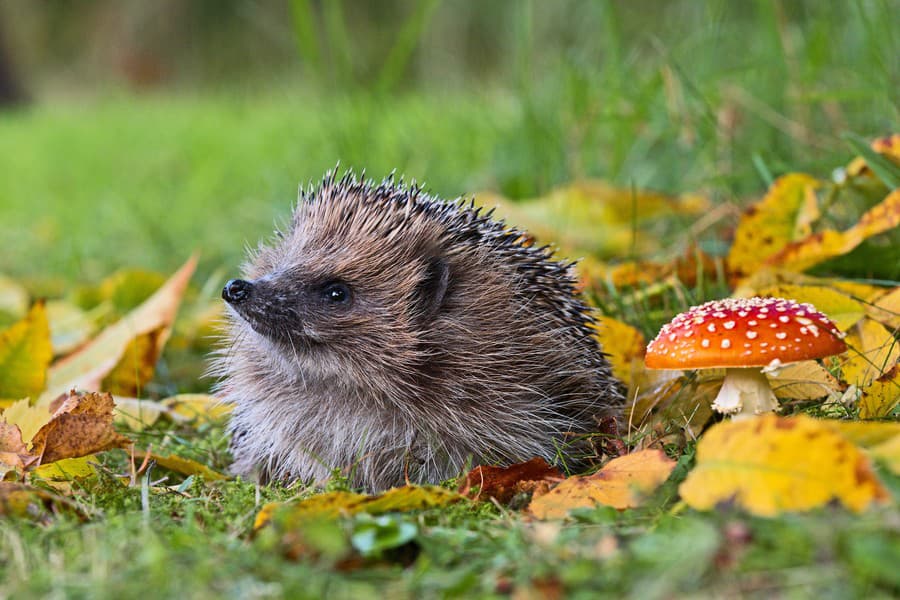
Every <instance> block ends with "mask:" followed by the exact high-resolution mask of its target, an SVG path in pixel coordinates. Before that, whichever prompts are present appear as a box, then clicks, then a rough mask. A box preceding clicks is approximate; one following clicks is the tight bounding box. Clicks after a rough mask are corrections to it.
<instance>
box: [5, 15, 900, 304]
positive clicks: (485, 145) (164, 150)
mask: <svg viewBox="0 0 900 600" xmlns="http://www.w3.org/2000/svg"><path fill="white" fill-rule="evenodd" d="M898 13H900V4H898V3H897V2H896V0H859V1H848V2H823V1H820V0H809V1H778V0H758V1H752V2H751V1H747V2H734V1H728V0H721V1H708V2H700V1H694V0H684V1H671V2H663V1H656V2H650V1H645V0H639V1H612V0H609V1H594V2H591V1H553V2H539V1H537V0H530V1H526V0H522V1H518V0H498V1H492V2H465V1H463V0H423V1H421V2H416V1H412V0H377V1H370V2H351V1H349V0H343V1H340V0H320V1H314V0H294V1H286V0H282V1H275V0H257V1H253V0H202V1H193V2H182V1H178V0H158V1H153V2H147V1H145V0H115V1H114V0H97V1H93V2H77V3H76V2H66V1H63V0H53V1H51V0H45V1H42V2H32V1H29V0H8V1H4V2H3V3H2V4H0V46H2V57H3V58H2V68H0V71H2V73H3V77H2V81H0V97H2V99H3V100H4V104H3V106H2V108H0V223H2V225H3V229H2V231H3V239H4V242H5V243H4V251H3V252H2V253H0V272H6V273H8V274H11V275H13V276H15V277H18V278H22V279H25V280H28V281H39V282H40V283H36V284H34V285H35V286H37V287H44V288H48V287H52V285H53V282H54V281H56V282H66V281H88V280H96V279H99V278H100V277H102V276H104V275H107V274H109V273H110V272H112V271H114V270H116V269H118V268H122V267H126V266H127V267H140V268H150V269H160V270H164V271H169V270H172V269H173V268H174V267H176V266H177V265H178V264H180V263H181V262H182V261H183V260H184V259H185V257H186V256H187V254H189V253H190V252H191V251H193V250H197V251H199V252H200V253H201V258H202V263H201V264H202V268H201V270H202V271H203V272H204V273H206V274H207V275H209V274H210V273H212V272H214V271H216V270H217V269H223V270H224V271H225V272H234V271H235V270H236V266H237V264H238V263H239V262H240V260H241V256H242V254H243V251H244V247H245V245H247V244H250V245H255V243H256V241H257V240H258V239H259V238H260V237H262V236H265V235H266V234H267V232H269V231H271V228H272V224H273V221H275V220H278V219H281V220H283V219H285V218H286V216H287V215H288V213H289V210H290V205H291V202H292V201H293V199H294V198H295V195H296V188H297V185H298V184H300V183H303V184H305V183H307V182H309V181H310V180H316V179H318V178H319V177H321V175H322V174H323V173H324V172H325V171H326V170H327V169H329V168H331V167H333V166H335V165H336V164H337V163H338V162H340V164H341V165H342V167H352V168H353V169H354V170H357V171H360V170H363V169H365V170H366V172H367V174H369V175H371V176H373V177H375V178H380V177H382V176H384V175H385V174H387V173H388V172H390V171H392V170H394V169H396V170H397V172H398V173H401V174H403V175H404V176H405V177H406V178H407V179H415V180H417V181H419V182H424V183H425V184H426V186H427V187H428V188H429V189H431V190H432V191H434V192H435V193H438V194H441V195H444V196H457V195H460V194H467V193H472V192H477V191H480V190H491V191H497V192H500V193H502V194H505V195H507V196H510V197H512V198H525V197H532V196H536V195H539V194H542V193H544V192H546V191H547V190H549V189H551V188H552V187H553V186H555V185H558V184H561V183H564V182H567V181H570V180H573V179H578V178H584V177H600V178H604V179H607V180H609V181H611V182H613V183H616V184H619V185H623V186H636V187H646V188H653V189H658V190H662V191H667V192H673V193H676V192H683V191H699V192H703V193H707V194H709V195H711V196H712V197H713V198H715V199H716V200H717V201H719V202H734V203H737V204H740V203H742V202H744V201H745V200H746V199H748V198H750V197H753V196H756V195H759V194H760V193H761V192H762V191H763V190H764V189H765V186H766V185H767V183H768V181H769V180H770V179H771V177H774V176H777V175H778V174H780V173H783V172H786V171H794V170H807V171H809V172H812V173H814V174H817V175H827V174H828V173H829V172H830V171H831V170H832V169H834V168H835V167H837V166H840V165H841V164H844V163H845V162H846V160H847V158H848V157H849V156H850V155H852V151H851V150H850V149H849V148H848V146H847V144H846V142H845V141H843V139H842V138H841V135H842V134H844V133H845V132H853V133H856V134H859V135H862V136H866V137H872V136H876V135H882V134H885V133H888V132H890V131H893V130H897V128H898V127H897V124H898V121H900V119H898V116H900V111H898V104H897V91H898V90H900V61H898V60H897V57H898V56H900V42H898V41H897V40H898V37H900V36H897V35H896V23H897V16H898ZM598 235H602V232H598ZM57 285H62V284H61V283H57Z"/></svg>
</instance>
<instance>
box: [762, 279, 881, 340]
mask: <svg viewBox="0 0 900 600" xmlns="http://www.w3.org/2000/svg"><path fill="white" fill-rule="evenodd" d="M758 295H759V296H772V297H775V298H791V299H792V300H796V301H797V302H808V303H809V304H812V305H813V306H815V307H816V308H817V309H818V310H819V312H821V313H823V314H825V315H826V316H827V317H828V318H829V319H831V320H832V321H834V324H835V325H837V328H838V329H839V330H841V331H846V330H847V329H849V328H850V327H852V326H853V325H855V324H856V322H857V321H859V320H860V319H861V318H863V317H864V316H865V314H866V309H865V306H864V305H863V304H862V303H861V302H857V301H856V300H854V299H853V298H851V297H849V296H848V295H847V294H845V293H843V292H840V291H838V290H835V289H832V288H830V287H825V286H820V285H776V286H772V287H767V288H763V289H761V290H759V292H758Z"/></svg>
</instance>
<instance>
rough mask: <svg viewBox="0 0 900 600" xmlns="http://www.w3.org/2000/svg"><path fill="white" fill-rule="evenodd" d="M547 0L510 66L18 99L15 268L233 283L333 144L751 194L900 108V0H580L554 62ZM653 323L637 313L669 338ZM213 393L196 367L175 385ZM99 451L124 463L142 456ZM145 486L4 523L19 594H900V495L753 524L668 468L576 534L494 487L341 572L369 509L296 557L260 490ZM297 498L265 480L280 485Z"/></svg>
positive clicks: (0, 531) (511, 186) (516, 190)
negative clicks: (373, 82) (645, 500)
mask: <svg viewBox="0 0 900 600" xmlns="http://www.w3.org/2000/svg"><path fill="white" fill-rule="evenodd" d="M534 6H535V7H536V8H534V11H535V12H530V11H528V10H523V11H521V12H516V11H509V12H510V14H506V15H505V17H508V18H509V19H510V21H511V22H512V23H511V26H514V27H513V29H514V30H515V31H516V32H517V33H516V34H515V35H516V38H515V40H514V42H515V44H514V48H513V49H512V50H511V56H512V58H510V62H511V63H514V65H515V66H514V68H511V69H510V72H509V75H508V77H506V78H494V79H491V80H490V81H489V82H487V83H484V82H480V81H471V82H467V83H466V84H465V85H463V86H460V87H459V89H453V90H447V89H446V88H440V86H437V85H434V84H433V83H432V84H431V85H423V86H421V87H419V88H415V89H409V90H406V91H403V92H402V93H398V94H394V95H383V94H381V93H374V92H371V91H365V90H360V89H359V87H353V88H348V89H352V91H346V90H338V91H336V90H333V89H332V90H331V91H330V92H329V93H327V94H323V93H318V92H316V91H315V86H311V85H307V86H305V87H294V86H293V85H292V84H290V83H288V84H284V83H282V82H278V83H272V82H268V83H267V84H266V85H265V86H260V87H261V89H258V90H256V91H248V90H246V89H244V90H242V91H234V90H229V91H227V92H223V91H208V90H207V91H194V92H191V93H181V94H179V93H175V92H168V93H160V94H157V95H149V96H132V95H128V94H124V93H121V92H115V91H113V92H109V91H107V92H102V93H95V94H92V95H89V96H88V97H87V98H79V99H75V100H73V99H72V98H71V97H68V96H57V97H50V98H47V99H46V100H44V101H43V102H40V103H38V104H37V105H35V106H33V107H31V108H29V109H26V110H21V111H16V112H8V113H2V114H0V226H2V231H3V241H4V251H3V252H2V253H0V272H4V273H8V274H11V275H12V276H14V277H16V278H19V279H22V280H24V281H26V282H27V283H28V284H29V286H30V287H31V288H32V289H33V290H35V291H36V292H38V293H48V294H51V295H62V294H64V293H66V292H68V291H70V290H71V289H72V288H73V287H74V286H75V285H76V284H81V283H86V282H91V281H96V280H99V279H100V278H102V277H104V276H106V275H108V274H110V273H111V272H113V271H115V270H117V269H120V268H125V267H127V268H146V269H157V270H160V271H163V272H170V271H171V270H173V269H174V268H175V267H176V266H177V265H179V264H180V263H181V262H183V260H184V259H185V257H186V256H187V255H188V254H189V253H191V252H192V251H195V250H196V251H199V252H200V255H201V259H202V262H201V272H200V274H199V276H198V277H197V278H196V280H195V281H196V282H198V285H199V284H200V283H201V282H203V281H205V280H207V279H208V278H210V277H212V278H213V279H216V278H218V279H224V277H225V276H226V275H227V274H231V273H235V272H236V269H237V265H238V263H239V262H240V260H241V258H242V255H243V251H244V245H245V244H251V245H253V244H255V243H256V241H257V240H258V239H259V238H260V237H262V236H265V235H267V234H268V232H270V231H271V228H272V224H273V221H275V220H276V219H282V220H283V219H285V218H286V217H287V215H288V214H289V210H290V205H291V202H292V201H293V200H294V198H295V194H296V188H297V185H298V183H306V182H307V181H309V180H311V179H312V180H316V179H318V178H319V177H320V176H321V175H322V174H323V172H324V171H325V170H326V169H328V168H330V167H332V166H334V165H335V164H336V163H337V162H338V161H340V163H341V165H342V166H344V167H352V168H354V169H356V170H361V169H366V170H367V172H368V173H369V174H370V175H372V176H374V177H381V176H383V175H384V174H386V173H388V172H390V171H391V170H394V169H396V170H397V171H398V172H399V173H402V174H404V175H405V176H406V177H407V179H411V178H415V179H416V180H418V181H424V182H425V183H426V184H427V186H428V187H429V188H430V189H431V190H433V191H435V192H436V193H439V194H441V195H444V196H456V195H459V194H466V193H470V192H475V191H478V190H482V189H489V190H495V191H500V192H502V193H505V194H507V195H510V196H513V197H517V198H519V197H528V196H532V195H535V194H540V193H543V192H545V191H547V190H548V189H550V188H551V187H552V186H554V185H558V184H562V183H565V182H567V181H570V180H571V179H574V178H578V177H585V176H596V177H604V178H607V179H609V180H611V181H613V182H615V183H618V184H621V185H624V186H631V185H635V186H638V187H650V188H657V189H662V190H665V191H669V192H673V193H677V192H685V191H703V192H706V193H708V194H710V195H711V196H712V197H714V198H715V199H717V200H719V201H722V202H736V203H738V204H741V203H743V202H744V200H745V199H747V198H748V197H755V196H758V195H759V194H761V193H762V191H763V190H764V189H765V187H766V185H767V183H768V180H769V179H770V178H771V177H772V176H777V175H779V174H781V173H784V172H787V171H803V170H806V171H809V172H812V173H814V174H817V175H825V174H827V173H828V172H829V171H830V170H831V169H833V168H834V167H835V166H837V165H840V164H843V163H844V162H845V161H846V158H847V156H849V155H851V151H850V149H849V148H848V145H847V144H846V143H845V141H844V139H843V138H842V137H841V136H842V134H843V133H844V132H848V131H849V132H853V133H856V134H859V135H862V136H864V137H869V136H874V135H880V134H884V133H888V132H889V131H891V130H896V129H897V126H898V122H900V118H898V117H900V112H898V106H897V102H896V100H897V96H896V90H897V89H900V65H898V64H897V61H896V60H894V57H896V56H898V55H900V48H898V42H897V40H896V36H895V35H893V34H894V33H895V32H894V29H895V27H892V25H891V24H892V23H893V22H894V21H895V18H894V17H895V15H894V13H895V12H896V5H895V4H893V3H891V2H890V1H885V2H877V1H875V2H862V1H861V2H848V3H838V2H809V3H785V4H780V3H769V2H755V3H734V2H708V3H700V2H682V3H671V7H668V6H667V8H665V9H660V8H659V5H658V4H656V5H653V6H654V8H653V9H652V10H651V9H648V8H647V7H645V6H638V7H637V8H635V9H627V8H626V4H625V3H580V4H579V6H577V7H575V6H574V5H571V6H569V8H571V9H572V11H573V14H572V15H571V17H570V22H567V23H569V24H567V25H566V26H565V27H563V28H562V29H563V30H564V31H566V32H567V35H569V36H571V37H572V40H569V39H568V38H566V39H565V40H562V41H557V42H553V43H555V44H557V45H559V44H562V45H563V46H564V47H563V48H562V49H559V48H558V47H557V46H554V48H556V49H557V51H555V52H553V53H546V54H545V53H543V52H542V48H543V47H544V46H545V45H547V44H550V43H551V42H550V41H548V40H547V39H542V38H541V35H542V34H541V31H542V30H541V29H540V27H539V25H540V24H542V23H544V22H546V21H547V20H548V19H550V20H552V19H556V21H555V22H559V21H560V20H561V19H562V17H560V15H555V16H554V15H549V16H548V15H547V14H545V13H544V12H542V10H544V9H541V8H540V5H537V4H535V5H534ZM785 12H787V13H788V15H787V16H785V14H784V13H785ZM615 13H618V16H616V14H615ZM551 17H552V19H551ZM613 17H615V18H613ZM535 23H537V24H538V25H535ZM534 27H537V29H533V28H534ZM423 35H424V34H423ZM543 35H546V32H544V34H543ZM551 41H552V40H551ZM350 51H352V48H351V49H350ZM397 60H400V59H397ZM323 68H324V66H323ZM393 68H394V67H392V69H393ZM391 73H393V71H391V72H390V73H388V75H385V77H387V78H389V79H391V78H393V79H396V74H391ZM76 97H77V96H76ZM598 235H603V232H602V231H601V232H598ZM709 235H710V236H711V241H718V242H719V243H720V245H721V243H722V240H721V239H719V238H718V237H717V236H718V232H710V234H709ZM710 289H714V290H715V291H720V289H719V288H715V282H713V283H711V284H710ZM710 289H707V290H706V291H705V292H704V291H703V290H700V292H699V296H698V297H697V298H696V300H697V301H700V300H703V299H705V298H703V297H700V296H703V294H704V293H708V294H712V293H713V292H712V291H710ZM615 300H616V297H615V295H614V294H613V297H612V302H613V304H614V303H615ZM673 311H674V309H673ZM622 312H623V313H624V314H628V315H638V316H639V315H641V314H645V313H646V311H644V312H642V311H640V310H637V311H630V312H629V311H625V310H623V311H622ZM670 316H671V315H659V314H654V315H653V317H652V318H653V319H654V323H655V322H656V321H660V320H663V319H667V318H668V317H670ZM643 319H645V320H646V321H648V322H649V320H650V319H651V317H649V316H646V317H643ZM648 322H641V323H636V324H637V325H639V326H641V327H643V328H645V329H647V330H652V329H653V323H651V324H649V325H648ZM175 356H177V355H175ZM171 360H172V355H170V357H169V361H170V362H171ZM196 366H197V365H191V366H189V367H188V368H185V366H184V365H178V364H169V365H168V369H167V372H168V373H170V374H171V373H196V372H197V371H198V370H199V369H198V368H193V367H196ZM204 385H206V382H202V381H201V382H198V381H197V380H196V379H193V378H191V379H180V380H179V379H177V378H175V379H173V380H171V379H170V380H166V381H165V385H164V386H163V387H164V389H165V390H166V391H167V392H171V391H178V390H185V389H196V388H197V387H202V386H204ZM174 434H175V435H173V432H171V431H167V430H159V431H154V432H151V433H148V434H147V441H154V442H155V443H156V444H162V443H164V444H166V445H167V448H169V449H170V450H172V451H176V452H179V453H181V454H184V455H190V456H192V457H194V458H197V459H199V460H201V461H203V462H204V463H206V464H210V465H212V466H215V467H219V468H222V467H224V466H225V464H226V462H227V457H226V456H224V454H223V448H224V447H225V444H226V440H225V439H224V437H223V434H222V432H221V431H220V430H216V429H212V430H203V431H199V432H196V431H191V430H179V431H176V432H174ZM105 460H106V462H107V463H108V468H109V469H112V470H115V471H117V472H126V469H125V466H124V463H123V457H122V455H121V454H119V455H116V454H115V453H112V454H110V455H109V456H108V457H107V458H106V459H105ZM883 475H884V476H885V477H886V478H887V479H888V484H889V485H890V486H892V488H893V490H894V491H895V493H896V492H897V491H898V490H900V483H898V482H897V481H896V480H895V479H892V478H890V476H889V475H887V474H883ZM155 476H156V475H155ZM160 476H161V475H160ZM170 478H171V479H170V481H169V482H167V483H168V484H176V485H177V484H178V483H179V482H180V479H179V478H178V477H177V476H174V475H170ZM140 491H141V490H140V486H138V487H136V488H127V487H119V486H117V485H115V484H113V483H112V482H111V481H109V480H108V479H101V480H100V481H98V482H96V483H87V484H84V488H83V489H82V492H83V494H82V500H81V502H83V503H84V504H85V505H86V506H88V507H90V508H92V509H95V510H96V511H98V516H96V517H95V518H94V519H93V520H92V521H91V522H89V523H81V522H78V521H77V520H76V519H75V518H74V517H72V516H67V515H65V514H63V515H59V516H51V517H50V518H49V519H48V520H47V523H46V524H43V525H39V524H36V523H32V522H30V521H28V520H24V519H18V520H13V519H4V520H2V521H0V598H6V597H9V598H16V599H17V600H18V599H21V598H30V597H48V596H49V597H57V596H58V597H76V598H77V597H92V598H94V597H96V598H105V597H109V598H123V597H135V596H146V595H150V596H154V597H197V598H201V597H235V598H247V597H260V598H266V597H298V598H303V597H322V596H329V597H338V598H340V597H347V598H364V597H385V595H388V596H390V597H405V596H406V597H442V596H453V595H456V596H459V597H503V596H505V595H507V594H508V591H509V590H510V589H511V588H515V587H528V586H532V585H535V584H536V583H538V584H543V585H547V586H550V587H553V586H557V585H561V586H562V587H564V588H565V589H566V590H567V591H568V592H569V594H570V596H571V597H586V598H587V597H596V596H597V594H598V593H605V594H607V595H610V596H615V597H634V598H668V597H675V596H686V595H688V596H694V595H696V596H710V597H712V596H731V595H749V596H759V597H771V596H773V595H781V596H789V597H801V598H802V597H817V598H818V597H836V598H843V597H865V598H874V597H891V596H896V595H897V594H898V593H900V580H898V577H897V565H898V563H900V556H898V555H897V549H898V548H900V528H898V522H900V517H898V511H897V506H896V503H895V504H893V505H890V506H887V507H884V508H882V509H879V510H875V511H872V512H870V513H868V514H866V515H864V516H855V515H851V514H848V513H847V512H845V511H844V510H842V509H840V508H837V507H829V508H826V509H823V510H820V511H818V512H815V513H812V514H810V515H805V516H786V517H780V518H776V519H752V518H748V517H746V516H744V515H742V514H740V513H738V512H733V511H729V510H727V509H726V510H723V511H721V512H717V513H712V514H701V513H696V512H693V511H691V510H687V509H684V508H683V507H680V506H678V505H677V504H674V492H673V488H672V486H671V485H670V486H669V488H668V490H667V491H666V492H664V493H663V494H662V495H661V497H660V498H659V499H658V501H657V503H656V504H654V505H653V506H651V507H649V508H646V509H641V510H638V511H626V512H624V513H617V512H615V511H610V510H597V511H588V512H587V513H584V514H582V515H580V517H579V520H578V521H576V522H574V523H571V524H567V525H565V526H563V527H562V528H561V529H559V530H558V531H557V530H555V529H553V527H552V526H547V527H544V526H541V525H535V524H529V523H527V522H524V521H523V520H522V519H521V518H520V517H519V516H518V515H517V514H516V513H512V512H506V511H501V510H499V509H496V508H492V507H490V506H487V507H481V508H478V509H473V510H468V509H461V508H456V509H453V510H451V511H429V512H426V513H424V514H421V515H410V516H406V517H401V518H402V519H408V520H410V521H412V522H414V523H415V524H416V526H417V528H418V534H417V537H416V543H417V545H418V547H419V554H418V558H417V559H416V561H415V562H414V563H413V564H412V565H411V566H408V567H405V568H404V567H403V566H401V564H400V563H398V562H391V561H381V562H378V561H374V562H373V563H371V564H368V565H366V566H365V567H364V568H361V569H358V570H351V571H342V570H340V569H337V568H335V564H334V560H333V559H332V558H328V557H329V556H330V555H329V554H328V552H329V551H330V550H329V548H330V547H331V546H330V545H331V544H333V543H337V544H338V545H341V544H343V545H346V544H347V543H348V542H347V539H349V538H348V537H347V536H349V532H351V531H352V530H353V528H354V527H356V526H357V525H358V519H356V520H354V519H351V520H349V521H347V522H345V523H343V524H342V525H341V527H342V528H343V529H342V530H341V531H339V532H333V533H334V536H332V537H331V538H330V537H328V536H325V538H322V539H320V538H316V537H313V538H312V539H311V541H310V544H311V548H312V550H313V551H314V553H318V556H319V558H313V559H307V560H303V561H299V562H297V561H291V560H288V559H287V558H285V556H284V555H283V553H282V550H283V548H282V547H281V545H280V540H278V539H275V538H273V537H272V536H265V535H263V536H260V537H258V538H254V537H253V536H251V535H250V530H251V525H252V521H253V517H254V515H255V513H256V510H257V508H258V506H257V498H256V490H255V489H254V487H253V486H252V485H249V484H246V483H241V482H225V483H217V484H209V485H202V484H199V483H195V484H194V485H189V486H188V488H187V489H186V491H185V492H184V493H183V494H182V493H176V492H166V491H161V490H159V491H154V492H153V493H151V494H150V496H149V504H148V505H147V506H146V507H145V506H142V501H141V495H140ZM295 492H296V490H284V489H280V488H266V489H262V490H260V494H261V499H262V501H265V500H268V499H283V498H288V497H291V496H292V495H293V494H294V493H295ZM335 538H339V539H338V540H337V542H335ZM345 538H346V539H345Z"/></svg>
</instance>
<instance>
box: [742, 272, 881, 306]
mask: <svg viewBox="0 0 900 600" xmlns="http://www.w3.org/2000/svg"><path fill="white" fill-rule="evenodd" d="M776 286H800V287H805V286H812V287H826V288H830V289H834V290H837V291H838V292H842V293H844V294H846V295H847V296H851V297H852V298H854V299H861V300H865V301H871V300H872V299H873V298H876V297H878V296H880V295H881V294H883V293H884V288H880V287H877V286H874V285H869V284H867V283H858V282H856V281H846V280H843V279H829V278H826V277H814V276H812V275H806V274H804V273H796V272H794V271H785V270H783V269H777V268H775V267H762V268H760V269H759V270H758V271H756V272H755V273H753V274H752V275H750V276H749V277H747V278H745V279H742V280H741V281H740V282H739V283H738V285H737V287H735V290H734V293H733V294H732V295H733V296H734V297H735V298H749V297H750V296H759V295H760V290H764V289H767V288H772V287H776Z"/></svg>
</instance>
